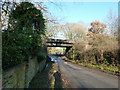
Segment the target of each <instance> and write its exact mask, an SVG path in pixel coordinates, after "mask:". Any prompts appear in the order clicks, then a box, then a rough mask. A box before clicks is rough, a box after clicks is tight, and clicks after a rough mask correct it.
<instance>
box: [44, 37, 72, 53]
mask: <svg viewBox="0 0 120 90" xmlns="http://www.w3.org/2000/svg"><path fill="white" fill-rule="evenodd" d="M46 43H47V47H63V48H66V51H65V54H66V53H67V52H68V51H69V50H70V48H72V46H73V43H71V42H68V40H62V39H47V41H46Z"/></svg>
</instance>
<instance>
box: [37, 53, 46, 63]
mask: <svg viewBox="0 0 120 90" xmlns="http://www.w3.org/2000/svg"><path fill="white" fill-rule="evenodd" d="M46 59H47V55H46V53H45V52H41V51H40V52H38V53H37V60H38V62H41V61H42V60H46Z"/></svg>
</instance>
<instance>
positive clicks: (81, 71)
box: [49, 55, 118, 88]
mask: <svg viewBox="0 0 120 90" xmlns="http://www.w3.org/2000/svg"><path fill="white" fill-rule="evenodd" d="M49 57H51V58H52V59H55V62H56V64H57V65H58V68H59V69H60V71H61V73H62V74H63V75H64V76H65V77H66V79H67V80H69V81H70V82H71V84H72V88H118V77H117V76H113V75H110V74H107V73H104V72H100V71H97V70H92V69H89V68H86V67H82V66H79V65H76V64H72V63H70V62H65V61H64V60H61V59H60V58H58V57H56V56H53V55H49ZM68 88H69V87H68Z"/></svg>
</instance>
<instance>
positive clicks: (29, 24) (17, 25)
mask: <svg viewBox="0 0 120 90" xmlns="http://www.w3.org/2000/svg"><path fill="white" fill-rule="evenodd" d="M5 5H7V6H8V7H6V8H4V7H5ZM10 7H11V4H10V3H7V2H5V3H4V4H3V8H2V10H3V13H5V12H6V14H7V17H8V22H7V21H6V26H5V27H4V28H3V30H2V42H3V43H2V64H3V65H2V66H3V69H8V68H10V67H12V66H15V65H18V64H20V63H22V62H24V61H26V60H28V57H29V56H38V58H39V60H41V59H46V57H45V56H46V48H44V50H43V52H40V48H43V47H45V42H43V41H44V37H45V19H44V18H43V15H42V12H41V10H39V9H37V8H36V7H35V6H34V4H32V3H30V2H21V3H20V4H15V7H14V9H11V10H10V11H9V12H7V11H8V10H9V8H10ZM43 53H44V54H43Z"/></svg>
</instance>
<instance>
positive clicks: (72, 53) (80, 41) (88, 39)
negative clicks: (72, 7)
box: [63, 21, 120, 72]
mask: <svg viewBox="0 0 120 90" xmlns="http://www.w3.org/2000/svg"><path fill="white" fill-rule="evenodd" d="M116 23H117V22H116ZM114 26H115V25H114ZM65 27H67V28H65ZM70 27H72V28H70ZM106 27H107V25H106V24H104V23H101V22H99V21H94V22H91V27H90V28H88V31H87V32H86V29H85V28H84V25H82V27H80V25H79V26H78V25H77V24H76V25H75V23H74V24H69V26H68V25H67V26H66V25H65V26H64V28H63V31H64V33H65V37H66V38H68V39H69V40H70V41H72V42H73V43H74V45H73V47H72V48H71V50H69V52H67V54H66V55H67V58H69V59H71V60H73V62H77V63H83V64H84V65H88V66H92V67H96V68H99V69H104V70H108V71H112V72H115V71H116V72H118V69H117V67H118V66H119V65H120V62H119V60H118V51H119V46H118V37H117V34H115V33H117V30H116V27H115V28H114V29H113V27H112V28H111V29H110V28H109V32H110V30H111V31H112V30H113V32H114V33H110V34H109V33H108V32H107V33H106V31H107V29H106ZM68 33H69V34H68ZM111 34H113V35H111Z"/></svg>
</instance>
